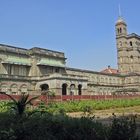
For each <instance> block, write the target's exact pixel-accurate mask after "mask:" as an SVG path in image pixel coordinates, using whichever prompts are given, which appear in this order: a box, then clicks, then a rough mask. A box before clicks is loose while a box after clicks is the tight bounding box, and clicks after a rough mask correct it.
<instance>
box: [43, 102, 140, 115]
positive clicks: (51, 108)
mask: <svg viewBox="0 0 140 140" xmlns="http://www.w3.org/2000/svg"><path fill="white" fill-rule="evenodd" d="M137 105H140V99H117V100H105V101H103V100H100V101H99V100H98V101H97V100H88V101H69V102H59V103H49V104H48V105H47V107H45V110H46V111H48V112H50V113H56V112H61V111H63V112H84V113H86V112H88V113H92V112H93V111H94V110H104V109H111V108H120V107H131V106H137Z"/></svg>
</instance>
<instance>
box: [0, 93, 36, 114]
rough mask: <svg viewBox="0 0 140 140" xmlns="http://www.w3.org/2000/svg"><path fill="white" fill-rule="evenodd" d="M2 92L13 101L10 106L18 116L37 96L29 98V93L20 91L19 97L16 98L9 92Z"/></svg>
mask: <svg viewBox="0 0 140 140" xmlns="http://www.w3.org/2000/svg"><path fill="white" fill-rule="evenodd" d="M2 94H4V95H6V96H8V97H9V98H10V99H11V100H12V101H13V103H14V106H13V107H12V108H13V109H14V110H15V112H16V113H17V115H20V116H22V115H23V114H24V113H25V109H26V106H27V105H29V104H30V105H31V104H32V101H33V100H35V99H37V98H38V96H35V97H32V98H30V99H29V94H24V93H22V94H21V95H20V98H19V99H18V100H16V99H15V98H14V97H12V96H11V95H9V94H6V93H2Z"/></svg>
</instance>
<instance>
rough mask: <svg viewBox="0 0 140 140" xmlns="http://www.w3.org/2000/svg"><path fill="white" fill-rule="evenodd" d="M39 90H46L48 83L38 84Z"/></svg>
mask: <svg viewBox="0 0 140 140" xmlns="http://www.w3.org/2000/svg"><path fill="white" fill-rule="evenodd" d="M40 88H41V91H48V90H49V85H48V84H42V85H40Z"/></svg>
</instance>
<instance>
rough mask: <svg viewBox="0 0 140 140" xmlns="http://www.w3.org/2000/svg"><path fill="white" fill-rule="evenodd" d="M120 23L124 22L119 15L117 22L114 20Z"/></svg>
mask: <svg viewBox="0 0 140 140" xmlns="http://www.w3.org/2000/svg"><path fill="white" fill-rule="evenodd" d="M120 23H123V24H126V23H125V21H124V19H123V18H122V17H119V18H118V20H117V22H116V24H120Z"/></svg>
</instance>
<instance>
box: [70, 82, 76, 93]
mask: <svg viewBox="0 0 140 140" xmlns="http://www.w3.org/2000/svg"><path fill="white" fill-rule="evenodd" d="M74 94H75V84H71V85H70V95H74Z"/></svg>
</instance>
